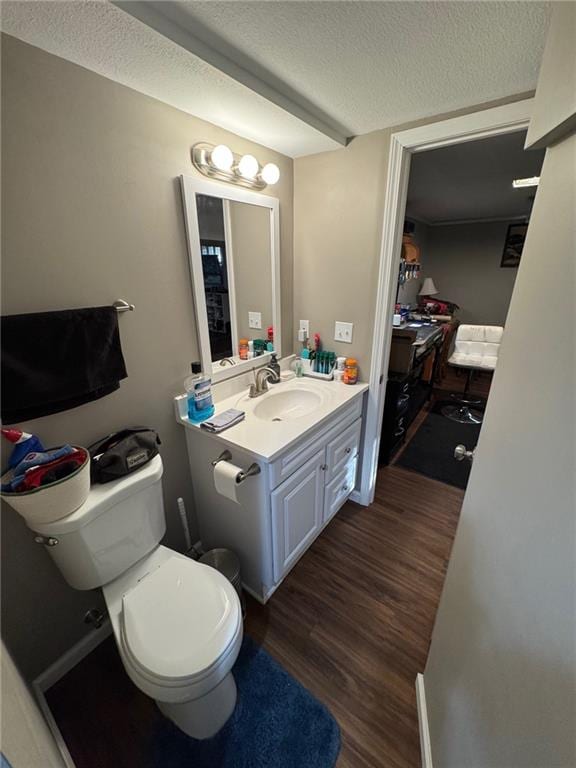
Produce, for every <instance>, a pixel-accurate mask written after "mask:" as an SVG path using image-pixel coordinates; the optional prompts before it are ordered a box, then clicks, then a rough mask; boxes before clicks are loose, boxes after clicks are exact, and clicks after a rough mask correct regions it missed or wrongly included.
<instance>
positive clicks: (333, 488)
mask: <svg viewBox="0 0 576 768" xmlns="http://www.w3.org/2000/svg"><path fill="white" fill-rule="evenodd" d="M357 469H358V459H357V458H354V459H352V460H351V461H349V463H348V464H346V465H345V466H344V468H343V469H342V470H340V472H338V474H337V475H336V477H335V478H334V479H333V480H332V481H331V482H330V483H328V485H327V486H326V488H325V489H324V514H323V516H322V522H323V523H327V522H328V520H330V519H331V518H332V517H334V515H335V514H336V512H338V510H339V509H340V507H341V506H342V504H344V502H345V501H346V499H347V498H348V497H349V496H350V494H351V493H352V491H353V490H354V486H355V485H356V472H357Z"/></svg>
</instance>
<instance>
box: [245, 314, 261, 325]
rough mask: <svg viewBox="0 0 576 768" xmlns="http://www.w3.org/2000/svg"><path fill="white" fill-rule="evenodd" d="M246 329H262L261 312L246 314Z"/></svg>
mask: <svg viewBox="0 0 576 768" xmlns="http://www.w3.org/2000/svg"><path fill="white" fill-rule="evenodd" d="M248 327H249V328H262V312H248Z"/></svg>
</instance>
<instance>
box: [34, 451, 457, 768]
mask: <svg viewBox="0 0 576 768" xmlns="http://www.w3.org/2000/svg"><path fill="white" fill-rule="evenodd" d="M462 497H463V492H462V491H460V490H458V489H456V488H452V487H450V486H447V485H444V484H442V483H439V482H437V481H435V480H430V479H428V478H426V477H423V476H422V475H418V474H415V473H412V472H409V471H407V470H405V469H402V468H400V467H395V466H391V467H385V468H383V469H381V470H380V472H379V477H378V485H377V494H376V499H375V503H374V504H373V505H372V506H370V507H369V508H364V507H360V506H357V505H355V504H352V503H348V504H347V505H346V506H345V507H344V508H343V509H342V510H341V511H340V512H339V513H338V515H337V516H336V518H335V519H334V520H333V521H332V522H331V523H330V525H329V526H328V527H327V529H326V530H325V531H324V532H323V534H322V535H321V536H320V538H319V539H318V540H317V541H316V542H315V543H314V544H313V546H312V547H311V548H310V550H309V551H308V552H307V553H306V554H305V555H304V557H303V558H302V559H301V560H300V562H299V563H298V564H297V565H296V566H295V568H294V569H293V571H292V572H291V573H290V574H289V576H288V577H287V578H286V580H285V581H284V583H283V584H282V585H281V586H280V588H279V589H278V590H277V592H276V593H275V595H273V597H272V598H271V600H270V601H269V602H268V604H267V605H266V606H261V605H259V604H258V603H256V602H255V601H254V600H250V601H249V604H248V615H247V620H246V632H248V633H249V634H251V635H252V637H254V638H255V639H256V640H257V641H259V642H261V643H262V644H263V645H264V647H265V648H266V649H267V650H268V651H269V652H270V653H271V654H272V655H273V656H274V657H276V658H277V659H278V660H279V661H280V662H281V663H282V664H283V665H284V666H285V667H286V669H287V670H288V671H289V672H290V673H291V674H292V675H294V677H296V678H297V679H298V680H300V682H301V683H303V684H304V685H305V686H306V687H308V688H309V689H310V690H311V691H312V692H313V693H314V694H315V695H316V696H317V697H318V698H319V699H320V700H321V701H323V702H324V703H325V704H326V705H327V706H328V707H329V709H330V710H331V711H332V713H333V714H334V716H335V717H336V719H337V720H338V722H339V724H340V728H341V732H342V750H341V754H340V757H339V760H338V768H417V766H419V765H420V757H419V741H418V723H417V714H416V697H415V691H414V680H415V677H416V674H417V673H418V672H421V671H422V670H423V669H424V665H425V662H426V656H427V652H428V647H429V643H430V637H431V633H432V626H433V623H434V617H435V614H436V609H437V605H438V601H439V598H440V593H441V590H442V584H443V581H444V576H445V571H446V566H447V563H448V558H449V555H450V550H451V547H452V541H453V538H454V534H455V530H456V525H457V521H458V516H459V512H460V506H461V503H462ZM47 700H48V704H49V706H50V707H51V709H52V712H53V714H54V717H55V719H56V722H57V723H58V725H59V727H60V729H61V731H62V733H63V736H64V738H65V741H66V743H67V745H68V748H69V749H70V752H71V753H72V756H73V758H74V760H75V763H76V766H77V768H142V767H143V766H144V765H146V764H147V763H146V759H145V757H146V748H147V744H148V740H147V739H148V734H149V732H150V731H151V730H152V729H153V728H154V726H155V724H156V723H157V721H158V718H159V717H160V714H159V712H158V710H157V709H156V707H155V705H154V703H153V702H152V701H151V700H150V699H148V698H147V697H146V696H144V694H142V693H140V691H139V690H138V689H137V688H136V687H135V686H134V685H132V683H131V682H130V680H129V679H128V677H127V676H126V674H125V672H124V669H123V667H122V663H121V661H120V658H119V656H118V653H117V650H116V647H115V643H114V641H113V639H112V638H110V639H108V640H107V641H105V643H103V644H102V645H101V646H100V647H99V648H98V649H97V650H96V651H94V652H93V653H92V654H90V656H88V657H87V658H86V659H85V660H84V661H82V662H81V663H80V664H78V665H77V666H76V667H75V668H74V669H73V670H71V672H69V673H68V674H67V675H66V676H65V677H64V678H63V679H62V680H61V681H59V682H58V683H57V684H56V685H55V686H53V687H52V689H51V690H50V691H49V692H48V695H47ZM214 768H218V766H214ZM270 768H274V766H270Z"/></svg>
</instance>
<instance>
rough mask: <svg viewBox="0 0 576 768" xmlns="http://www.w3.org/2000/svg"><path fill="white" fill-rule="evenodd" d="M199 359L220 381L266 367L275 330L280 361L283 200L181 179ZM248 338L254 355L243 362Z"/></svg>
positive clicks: (274, 344) (201, 181)
mask: <svg viewBox="0 0 576 768" xmlns="http://www.w3.org/2000/svg"><path fill="white" fill-rule="evenodd" d="M181 181H182V194H183V202H184V213H185V219H186V230H187V237H188V252H189V256H190V273H191V277H192V290H193V294H194V303H195V308H196V320H197V325H198V337H199V341H200V352H201V362H202V368H203V370H204V371H206V372H209V371H211V372H212V377H213V379H214V380H215V381H218V380H221V379H224V378H228V377H230V376H233V375H236V374H237V373H240V372H241V371H242V370H245V369H246V368H250V367H253V366H254V362H255V361H256V363H257V364H260V363H263V362H266V361H267V360H269V359H270V354H269V353H266V352H265V353H263V354H262V355H258V352H259V351H260V350H259V347H261V346H262V345H261V344H259V342H260V341H264V342H267V341H268V336H269V329H271V335H272V336H273V346H274V351H275V352H276V353H277V354H278V356H280V354H281V346H280V341H281V340H280V284H279V262H280V253H279V202H278V200H277V198H273V197H269V196H268V195H263V194H260V193H258V192H252V191H249V190H244V189H235V188H234V187H229V186H228V185H224V184H219V183H217V182H211V181H203V180H200V179H196V178H193V177H188V176H182V177H181ZM243 340H251V341H253V342H255V345H254V346H255V351H254V354H255V357H254V358H253V359H250V360H245V359H242V357H243V356H244V354H245V353H244V352H243V353H242V357H241V354H240V346H241V342H242V341H243Z"/></svg>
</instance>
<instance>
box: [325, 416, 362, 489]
mask: <svg viewBox="0 0 576 768" xmlns="http://www.w3.org/2000/svg"><path fill="white" fill-rule="evenodd" d="M361 431H362V419H357V420H356V421H355V422H354V423H353V424H352V425H351V426H350V427H348V429H345V430H344V432H342V433H341V434H339V435H338V437H335V438H334V439H333V440H331V441H330V442H329V443H328V447H327V449H326V464H327V469H326V482H327V483H329V482H331V481H332V479H333V478H335V477H336V475H337V474H338V473H339V472H341V471H342V470H343V469H344V468H345V466H346V465H347V464H348V463H349V462H350V461H351V460H352V459H354V460H355V459H356V458H357V456H358V453H359V451H360V432H361Z"/></svg>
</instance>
